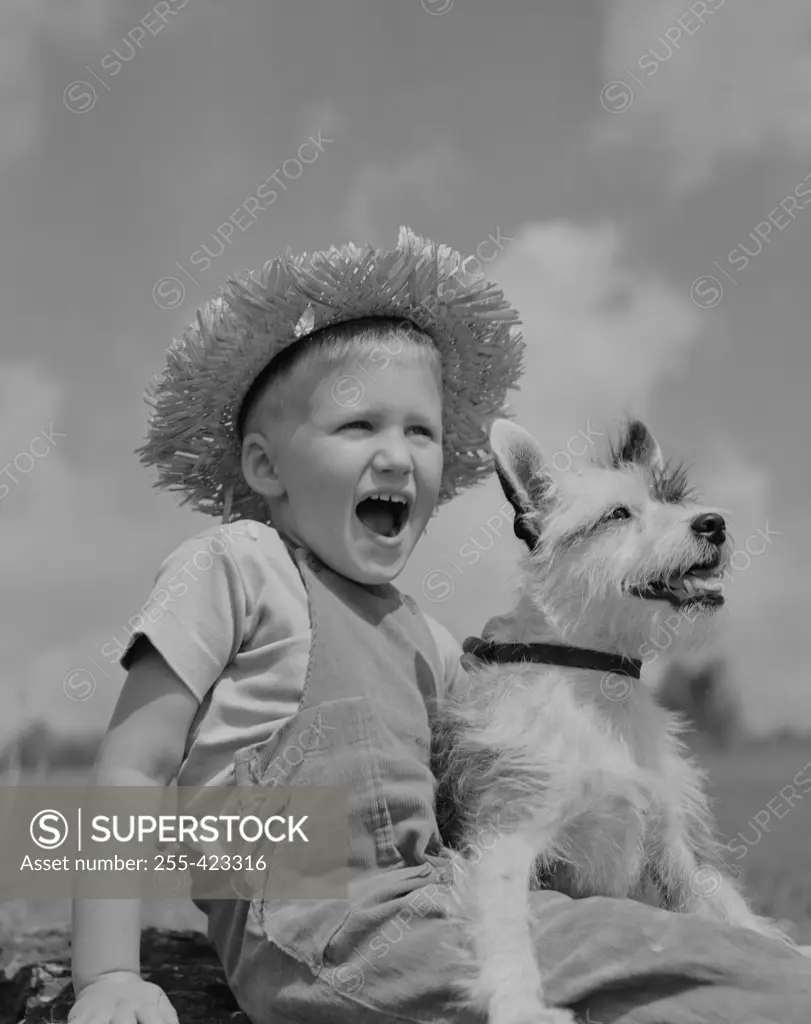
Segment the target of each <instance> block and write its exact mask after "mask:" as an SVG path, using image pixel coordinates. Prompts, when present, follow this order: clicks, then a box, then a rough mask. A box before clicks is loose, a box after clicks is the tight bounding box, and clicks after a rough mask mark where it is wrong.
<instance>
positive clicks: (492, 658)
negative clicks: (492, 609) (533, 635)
mask: <svg viewBox="0 0 811 1024" xmlns="http://www.w3.org/2000/svg"><path fill="white" fill-rule="evenodd" d="M464 650H465V653H466V654H472V655H473V656H474V658H478V659H479V661H484V662H488V663H493V662H497V663H498V664H505V663H508V662H517V661H536V662H540V663H541V664H543V665H564V666H566V667H567V668H593V669H596V670H597V671H603V672H617V673H619V674H620V675H624V676H630V677H631V679H639V673H640V670H641V668H642V662H641V661H639V660H637V659H636V658H624V657H623V656H622V655H621V654H608V653H607V652H606V651H587V650H584V649H583V648H582V647H566V646H565V645H564V644H540V643H537V644H507V643H498V642H497V641H495V640H490V641H488V640H479V639H478V638H476V639H475V640H474V638H472V637H471V639H470V641H466V642H465V647H464Z"/></svg>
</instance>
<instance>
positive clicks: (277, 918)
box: [205, 541, 811, 1024]
mask: <svg viewBox="0 0 811 1024" xmlns="http://www.w3.org/2000/svg"><path fill="white" fill-rule="evenodd" d="M286 543H287V544H288V550H289V551H290V554H291V557H292V558H294V560H295V562H296V565H297V566H298V569H299V572H300V574H301V577H302V580H303V583H304V585H305V587H306V590H307V595H308V600H309V611H310V623H311V630H312V641H311V648H310V659H309V665H308V669H307V676H306V682H305V686H304V691H303V694H302V698H301V702H300V704H299V708H298V712H297V714H296V715H295V716H294V717H293V719H292V720H291V721H290V722H288V723H286V724H285V725H284V726H283V727H282V728H281V729H280V730H279V731H278V732H277V733H276V734H275V735H274V736H273V737H272V738H271V740H270V741H268V742H267V743H265V744H261V745H259V746H258V747H250V748H246V749H244V750H241V751H239V753H238V754H237V757H236V761H235V771H234V779H235V782H236V785H238V786H256V785H274V784H277V783H278V781H279V774H278V770H277V769H276V768H275V767H274V761H277V760H278V757H279V755H280V754H281V753H282V752H283V751H284V750H285V747H286V746H287V745H288V744H290V743H291V742H294V741H295V738H296V737H299V736H300V735H301V734H302V732H306V731H307V730H309V729H313V728H317V732H318V737H319V739H318V742H317V743H313V744H310V745H308V746H307V749H306V750H305V751H304V753H303V757H302V758H301V760H299V761H298V763H297V764H295V765H289V766H287V768H286V771H285V776H284V779H283V784H284V785H285V786H332V785H334V786H347V787H348V788H349V789H350V791H351V798H350V805H349V811H350V820H349V833H350V850H349V854H350V867H351V877H352V881H351V883H350V891H349V896H350V898H349V900H348V901H339V900H322V901H314V900H308V901H305V900H298V901H286V902H285V901H278V900H273V901H265V900H262V899H261V898H257V899H254V900H253V901H251V902H248V901H247V900H245V901H230V902H228V901H212V902H211V903H210V904H208V905H207V906H206V907H205V910H206V912H207V913H208V916H209V937H210V938H211V940H212V942H213V944H214V945H215V947H216V949H217V951H218V953H219V955H220V958H221V960H222V963H223V967H224V969H225V973H226V976H227V978H228V981H229V984H230V986H231V988H232V989H233V991H234V994H235V995H236V998H237V1000H238V1002H239V1004H240V1006H241V1007H242V1008H243V1010H244V1011H245V1012H246V1013H247V1014H248V1016H249V1017H251V1019H252V1020H253V1021H254V1022H255V1024H290V1022H296V1024H341V1022H343V1021H346V1022H351V1024H378V1022H388V1021H406V1022H419V1024H427V1022H433V1024H441V1022H448V1024H450V1022H453V1024H474V1022H475V1024H484V1018H483V1017H482V1016H481V1015H479V1014H477V1013H475V1012H474V1011H473V1010H471V1009H470V1008H467V1007H462V1006H460V1005H459V1004H458V1002H457V1001H456V995H455V993H454V990H453V988H452V981H453V974H454V972H455V971H456V970H458V969H459V966H458V965H459V963H461V960H459V958H458V957H457V956H456V955H455V952H454V950H455V949H456V950H458V948H459V946H460V943H459V932H458V927H457V925H456V924H455V923H454V921H453V920H452V919H451V918H450V917H449V915H448V910H449V909H450V908H452V907H453V906H454V904H453V900H452V897H451V896H450V893H449V889H448V882H449V881H450V866H449V860H448V856H447V854H446V852H445V851H443V848H442V846H441V844H440V841H439V837H438V831H437V824H436V819H435V816H434V809H433V800H434V783H433V778H432V775H431V772H430V768H429V753H430V720H429V719H430V713H431V706H432V703H433V702H434V701H435V700H436V699H437V698H439V699H441V697H442V694H441V692H440V693H438V692H437V690H438V687H440V688H441V686H442V680H443V669H442V665H441V661H440V657H439V652H438V651H437V649H436V645H435V643H434V640H433V637H432V635H431V633H430V630H429V627H428V624H427V622H426V620H425V619H424V617H423V615H422V613H421V612H420V610H419V608H418V607H417V606H416V604H415V603H414V602H413V601H412V600H411V598H409V597H407V596H405V595H402V594H401V593H400V592H399V591H398V590H397V589H396V588H395V587H394V586H391V585H381V586H364V585H362V584H358V583H355V582H353V581H351V580H349V579H347V578H346V577H344V576H341V575H339V574H337V573H335V572H333V571H332V570H331V569H329V568H328V567H327V566H325V565H324V564H323V563H322V562H321V561H320V560H319V559H318V558H317V557H316V556H315V555H314V554H313V553H311V552H307V551H306V550H305V549H303V548H294V547H293V545H291V544H289V542H287V541H286ZM300 749H301V748H300ZM530 897H531V899H532V903H533V917H534V938H535V948H536V956H537V958H538V962H539V964H540V967H541V970H542V973H543V977H544V979H545V982H546V993H547V998H548V999H549V1000H550V1001H551V1002H552V1003H553V1005H565V1006H568V1007H570V1008H571V1009H573V1010H575V1011H577V1012H579V1013H580V1014H581V1015H582V1019H583V1020H587V1019H588V1020H590V1021H591V1024H598V1022H602V1024H609V1022H612V1024H615V1022H619V1021H622V1022H623V1024H631V1022H633V1024H654V1022H657V1024H688V1022H689V1024H696V1022H698V1021H702V1022H703V1021H719V1022H720V1021H733V1020H734V1021H735V1022H736V1024H755V1022H758V1024H765V1022H767V1021H768V1022H772V1021H773V1022H776V1024H808V1021H811V961H807V960H804V959H803V958H801V957H800V956H799V955H798V954H795V953H792V952H791V951H790V950H784V949H782V948H780V947H779V946H778V945H777V944H776V943H771V942H768V941H767V940H765V939H762V938H760V937H758V936H754V935H750V934H748V933H744V932H742V931H741V930H738V929H730V928H724V927H722V926H720V925H717V926H716V925H714V924H710V923H708V922H706V921H696V920H694V919H691V918H688V917H686V916H684V915H676V914H671V913H668V912H666V911H662V910H657V909H654V908H652V907H646V906H642V905H641V904H636V903H632V902H631V901H628V900H609V899H604V898H600V897H595V898H591V899H582V900H571V899H569V898H568V897H566V896H563V895H561V894H559V893H552V892H534V893H531V894H530ZM587 1012H588V1017H587Z"/></svg>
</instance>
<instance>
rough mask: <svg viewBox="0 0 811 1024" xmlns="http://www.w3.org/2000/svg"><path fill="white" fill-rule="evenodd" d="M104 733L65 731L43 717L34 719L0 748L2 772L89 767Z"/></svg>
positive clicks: (30, 771)
mask: <svg viewBox="0 0 811 1024" xmlns="http://www.w3.org/2000/svg"><path fill="white" fill-rule="evenodd" d="M102 736H103V733H99V734H98V735H91V736H87V735H85V736H76V735H64V734H60V733H58V732H56V731H55V730H54V729H53V728H51V726H49V725H48V724H47V723H45V722H42V721H34V722H31V723H30V724H29V725H28V726H27V727H26V728H24V729H21V730H20V732H19V733H17V735H16V736H14V737H12V738H11V739H10V740H9V741H8V742H7V743H6V745H5V747H4V748H3V749H2V750H0V772H3V771H8V770H9V769H20V770H22V771H23V772H25V773H27V774H30V773H34V772H37V771H41V770H43V769H44V768H48V769H49V770H53V769H60V768H62V769H82V768H90V767H92V765H93V762H94V761H95V759H96V753H97V751H98V749H99V745H100V743H101V740H102Z"/></svg>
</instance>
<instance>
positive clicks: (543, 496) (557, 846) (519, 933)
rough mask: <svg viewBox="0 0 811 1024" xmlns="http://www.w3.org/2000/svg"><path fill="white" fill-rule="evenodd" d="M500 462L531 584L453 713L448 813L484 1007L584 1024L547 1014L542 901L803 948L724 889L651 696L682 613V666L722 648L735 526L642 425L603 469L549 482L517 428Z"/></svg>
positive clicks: (691, 781)
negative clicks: (660, 659)
mask: <svg viewBox="0 0 811 1024" xmlns="http://www.w3.org/2000/svg"><path fill="white" fill-rule="evenodd" d="M490 445H491V448H492V450H493V454H494V456H495V465H496V471H497V474H498V478H499V480H500V483H501V486H502V489H503V490H504V493H505V495H506V497H507V499H508V500H509V501H510V502H511V504H512V506H513V508H514V509H515V519H514V526H513V528H514V532H515V534H516V536H517V537H518V538H519V539H521V540H523V541H524V543H525V544H526V546H527V548H528V552H526V553H525V556H524V565H523V569H524V585H523V590H522V591H521V594H520V599H519V601H518V604H517V606H516V608H515V609H514V610H513V612H512V613H511V614H509V615H507V616H504V617H501V618H500V619H494V620H491V622H490V624H489V626H490V629H491V635H490V636H489V637H486V638H485V642H484V643H482V644H480V645H479V647H478V648H477V649H476V650H475V651H474V653H475V654H476V655H477V657H478V658H479V659H480V661H479V668H478V670H477V671H474V672H472V673H471V675H470V679H469V683H468V685H467V687H466V688H464V689H463V692H458V693H451V694H450V695H449V696H448V698H447V701H446V703H445V704H444V706H443V707H442V708H441V709H440V711H439V715H438V719H437V724H436V728H435V733H434V740H433V744H434V771H435V774H436V776H437V778H438V789H437V814H438V819H439V822H440V830H441V832H442V834H443V839H444V841H445V842H446V844H447V845H449V846H451V847H456V849H457V851H459V852H458V853H457V855H456V864H457V867H458V868H459V869H460V870H459V871H458V872H457V882H456V893H457V899H458V901H459V904H460V907H461V911H462V918H463V921H464V927H465V929H466V933H467V935H468V938H469V940H470V947H471V953H472V958H473V963H474V968H475V970H474V977H473V978H472V980H471V981H469V982H465V983H464V984H465V988H466V990H467V996H468V998H469V1000H470V1002H471V1003H472V1004H474V1005H475V1006H477V1007H478V1008H480V1009H481V1010H483V1011H485V1012H487V1013H489V1020H490V1022H491V1024H540V1022H550V1024H551V1022H554V1024H563V1022H564V1021H565V1022H573V1021H574V1020H575V1018H574V1017H573V1016H572V1014H571V1013H570V1012H569V1011H568V1010H561V1009H553V1008H550V1007H548V1006H547V1005H546V1003H545V1001H544V995H543V981H542V978H541V977H540V973H539V969H538V966H537V963H536V961H535V957H534V953H533V947H532V943H531V934H530V920H529V906H528V898H527V893H528V891H529V889H530V888H552V889H556V890H559V891H562V892H564V893H567V894H569V895H571V896H573V897H582V896H590V895H605V896H616V897H631V898H633V899H638V900H642V901H644V902H648V903H653V904H654V905H658V906H661V907H665V908H667V909H670V910H674V911H681V912H684V913H693V914H698V915H700V916H702V917H707V918H712V919H715V920H718V921H725V922H729V923H732V924H735V925H740V926H741V927H744V928H749V929H752V930H753V931H756V932H759V933H761V934H763V935H767V936H770V937H773V938H776V939H781V940H783V941H786V942H790V940H789V939H788V938H787V937H786V936H785V935H784V934H783V932H781V931H780V930H779V928H778V927H777V925H776V924H774V923H773V922H772V921H770V920H768V919H766V918H762V917H758V916H756V915H755V914H754V913H753V912H752V911H751V910H750V908H749V905H748V904H747V902H746V900H745V898H744V897H743V896H742V895H741V893H740V891H739V889H738V886H737V885H736V883H735V881H734V880H733V878H732V877H731V876H730V874H729V873H728V871H727V869H726V866H725V864H724V861H723V859H722V857H721V856H720V849H721V848H720V844H719V843H718V842H717V841H716V840H715V838H714V825H713V822H712V818H711V815H710V812H709V809H708V803H707V799H706V797H705V795H704V791H703V774H702V773H701V772H700V770H699V769H698V768H697V767H696V765H695V764H694V763H693V762H692V761H691V760H689V759H688V758H687V757H686V748H685V746H684V744H683V742H682V741H681V739H680V738H679V734H680V732H681V723H680V722H679V721H678V719H677V718H676V717H675V716H674V715H673V714H672V713H671V712H668V711H666V710H665V709H664V708H662V707H660V706H658V705H657V703H656V701H655V699H654V697H653V695H652V693H651V692H650V691H649V689H648V688H646V687H645V686H643V685H641V684H640V683H639V682H638V679H639V675H640V667H641V663H642V660H643V655H642V652H643V651H644V649H645V646H646V644H647V645H648V646H650V644H649V641H650V638H651V637H652V636H653V635H655V632H656V630H657V627H659V626H661V625H662V623H663V622H664V620H665V617H666V616H672V615H673V614H674V609H676V610H677V611H678V613H679V615H680V616H682V617H683V618H684V628H683V629H680V630H679V631H678V635H679V641H678V642H679V643H680V645H681V647H682V649H684V648H685V647H690V646H693V647H694V646H696V645H697V644H700V643H701V642H703V641H704V640H705V639H706V638H708V636H709V635H710V634H711V633H712V630H713V626H714V620H715V618H716V612H717V611H718V609H719V608H720V607H721V606H722V605H723V603H724V597H723V594H722V590H723V586H722V583H721V576H722V575H723V573H724V571H725V570H726V568H727V566H728V563H729V558H730V553H731V543H730V541H729V538H728V536H727V531H726V523H725V520H724V518H723V516H722V515H721V514H720V512H719V511H717V510H715V509H712V508H708V507H704V506H701V505H698V504H697V503H696V502H695V500H694V496H693V494H692V493H691V492H690V490H689V489H688V485H687V479H686V474H685V472H684V470H683V469H682V468H681V467H675V468H674V467H672V465H671V464H667V465H666V464H665V462H664V460H663V458H662V454H661V451H660V448H659V446H658V444H657V443H656V441H655V439H654V438H653V436H652V435H651V434H650V433H649V431H648V430H647V428H646V427H645V426H644V424H642V423H640V422H638V421H634V422H632V423H630V424H629V425H628V426H627V427H626V429H625V431H624V434H623V436H622V437H621V439H620V441H619V444H618V445H617V446H616V447H613V446H612V449H611V456H610V459H609V460H608V462H607V463H604V464H595V465H590V466H588V467H585V468H584V469H583V470H582V471H579V472H574V471H569V472H566V473H563V474H557V473H555V472H554V471H550V469H549V467H547V466H546V465H545V464H544V458H543V456H542V453H541V451H540V449H539V447H538V444H537V442H536V441H535V439H534V438H533V437H532V436H531V435H530V434H529V433H527V431H526V430H524V429H523V428H521V427H520V426H518V425H517V424H516V423H514V422H512V421H509V420H497V421H496V422H495V423H494V424H493V426H492V429H491V433H490ZM488 640H489V642H486V641H488ZM482 662H484V663H485V664H482ZM487 662H495V664H492V665H490V664H486V663H487ZM485 837H487V842H485Z"/></svg>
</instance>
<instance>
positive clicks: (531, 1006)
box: [488, 992, 577, 1024]
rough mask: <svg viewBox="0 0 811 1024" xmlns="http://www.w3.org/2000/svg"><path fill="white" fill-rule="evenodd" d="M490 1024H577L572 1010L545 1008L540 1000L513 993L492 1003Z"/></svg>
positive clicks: (489, 1017)
mask: <svg viewBox="0 0 811 1024" xmlns="http://www.w3.org/2000/svg"><path fill="white" fill-rule="evenodd" d="M488 1021H489V1024H577V1018H576V1017H575V1016H574V1014H573V1013H572V1012H571V1011H570V1010H559V1009H554V1008H553V1007H551V1006H544V1004H543V1003H542V1002H541V1000H540V999H537V998H534V997H531V996H525V997H521V996H518V995H516V994H515V993H514V992H511V993H510V994H509V995H505V996H503V997H501V998H499V997H496V999H494V1000H492V1001H491V1003H490V1013H489V1016H488Z"/></svg>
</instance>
